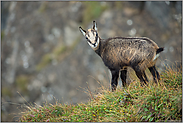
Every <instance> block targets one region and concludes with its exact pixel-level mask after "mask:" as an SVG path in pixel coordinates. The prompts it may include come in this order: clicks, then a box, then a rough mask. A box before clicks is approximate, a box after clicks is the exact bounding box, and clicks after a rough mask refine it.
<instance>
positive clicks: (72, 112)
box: [20, 68, 182, 122]
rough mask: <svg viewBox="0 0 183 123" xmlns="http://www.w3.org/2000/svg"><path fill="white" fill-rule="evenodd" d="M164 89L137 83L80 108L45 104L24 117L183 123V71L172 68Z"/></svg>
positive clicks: (163, 79)
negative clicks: (141, 85) (176, 122)
mask: <svg viewBox="0 0 183 123" xmlns="http://www.w3.org/2000/svg"><path fill="white" fill-rule="evenodd" d="M160 83H161V85H156V84H152V83H150V84H149V86H148V87H140V83H139V82H136V81H135V82H133V83H131V84H130V85H129V87H128V88H126V89H118V90H117V91H116V92H110V91H108V90H107V89H104V88H102V89H101V90H102V91H101V93H99V94H97V95H94V94H93V95H92V96H91V101H89V102H88V103H85V104H83V103H78V104H77V105H66V104H65V105H64V104H59V103H56V104H54V105H51V104H45V105H44V106H41V107H39V108H35V107H29V109H28V110H27V111H26V112H22V113H21V118H20V121H23V122H28V121H30V122H86V121H87V122H110V121H112V122H125V121H128V122H134V121H136V122H137V121H155V122H157V121H159V122H160V121H170V120H173V121H182V71H178V72H176V71H173V70H172V69H171V68H168V69H167V70H166V71H165V72H164V73H162V75H161V80H160Z"/></svg>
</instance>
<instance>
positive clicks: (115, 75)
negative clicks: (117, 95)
mask: <svg viewBox="0 0 183 123" xmlns="http://www.w3.org/2000/svg"><path fill="white" fill-rule="evenodd" d="M111 74H112V81H111V87H112V92H113V91H115V90H116V87H117V85H118V78H119V71H118V70H111Z"/></svg>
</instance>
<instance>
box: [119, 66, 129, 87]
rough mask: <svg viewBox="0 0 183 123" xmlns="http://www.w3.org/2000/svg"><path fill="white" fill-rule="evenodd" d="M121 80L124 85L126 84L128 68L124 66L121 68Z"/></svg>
mask: <svg viewBox="0 0 183 123" xmlns="http://www.w3.org/2000/svg"><path fill="white" fill-rule="evenodd" d="M120 76H121V81H122V84H123V87H125V86H126V76H127V68H124V69H123V70H121V75H120Z"/></svg>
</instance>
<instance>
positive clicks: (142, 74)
mask: <svg viewBox="0 0 183 123" xmlns="http://www.w3.org/2000/svg"><path fill="white" fill-rule="evenodd" d="M135 73H136V75H137V77H138V78H139V79H140V82H141V86H143V85H144V84H145V85H148V84H147V82H148V79H147V76H146V74H145V71H137V70H135Z"/></svg>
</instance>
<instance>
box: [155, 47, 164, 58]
mask: <svg viewBox="0 0 183 123" xmlns="http://www.w3.org/2000/svg"><path fill="white" fill-rule="evenodd" d="M163 50H164V47H161V48H159V49H157V50H156V56H155V57H154V59H153V61H155V60H156V59H157V58H158V57H159V53H160V52H162V51H163Z"/></svg>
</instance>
